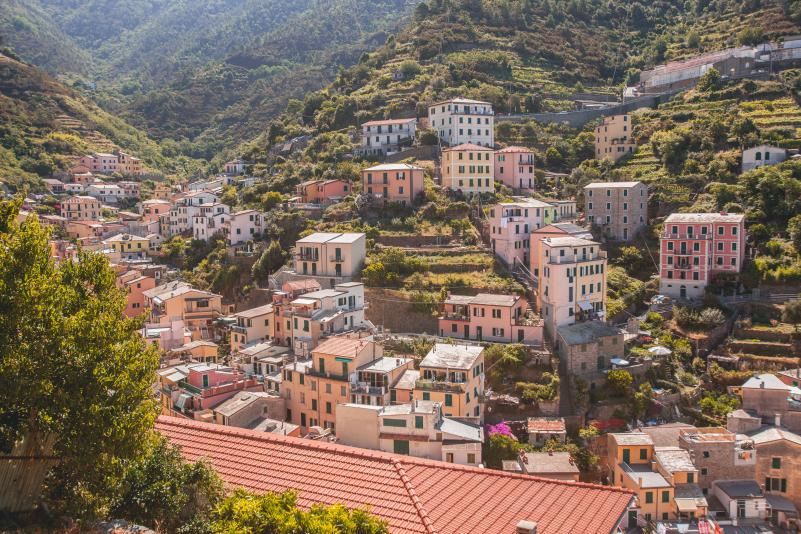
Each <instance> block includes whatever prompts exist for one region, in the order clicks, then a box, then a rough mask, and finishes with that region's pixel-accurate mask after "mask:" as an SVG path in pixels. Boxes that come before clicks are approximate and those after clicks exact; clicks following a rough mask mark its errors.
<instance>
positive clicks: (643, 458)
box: [640, 449, 648, 460]
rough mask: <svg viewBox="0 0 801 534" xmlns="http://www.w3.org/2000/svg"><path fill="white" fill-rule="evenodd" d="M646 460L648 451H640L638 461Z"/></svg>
mask: <svg viewBox="0 0 801 534" xmlns="http://www.w3.org/2000/svg"><path fill="white" fill-rule="evenodd" d="M647 459H648V449H640V460H647Z"/></svg>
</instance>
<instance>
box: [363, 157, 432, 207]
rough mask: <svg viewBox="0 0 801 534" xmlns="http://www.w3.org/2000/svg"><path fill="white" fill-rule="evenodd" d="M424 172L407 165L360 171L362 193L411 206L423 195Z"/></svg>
mask: <svg viewBox="0 0 801 534" xmlns="http://www.w3.org/2000/svg"><path fill="white" fill-rule="evenodd" d="M424 178H425V170H424V169H423V168H422V167H417V166H416V165H409V164H408V163H385V164H383V165H376V166H374V167H370V168H368V169H364V170H363V171H362V191H363V192H364V193H367V194H368V195H373V196H375V197H378V198H381V199H384V201H386V202H398V203H400V204H406V205H409V206H411V205H412V204H414V203H415V202H416V201H417V200H418V198H419V196H420V195H421V194H422V193H423V187H424V184H423V182H424Z"/></svg>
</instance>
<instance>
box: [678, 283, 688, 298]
mask: <svg viewBox="0 0 801 534" xmlns="http://www.w3.org/2000/svg"><path fill="white" fill-rule="evenodd" d="M679 297H680V298H683V299H686V298H687V286H681V288H679Z"/></svg>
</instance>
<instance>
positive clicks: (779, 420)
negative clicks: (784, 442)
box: [773, 413, 782, 427]
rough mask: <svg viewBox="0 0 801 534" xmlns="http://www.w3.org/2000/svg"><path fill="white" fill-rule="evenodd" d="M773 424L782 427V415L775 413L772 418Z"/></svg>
mask: <svg viewBox="0 0 801 534" xmlns="http://www.w3.org/2000/svg"><path fill="white" fill-rule="evenodd" d="M773 424H774V425H776V426H777V427H779V426H782V414H780V413H777V414H776V415H775V416H774V417H773Z"/></svg>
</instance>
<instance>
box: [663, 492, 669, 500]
mask: <svg viewBox="0 0 801 534" xmlns="http://www.w3.org/2000/svg"><path fill="white" fill-rule="evenodd" d="M662 502H670V491H667V490H665V491H662Z"/></svg>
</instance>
